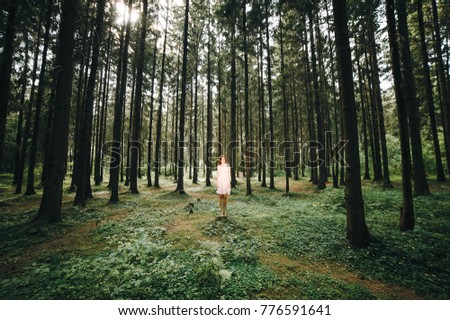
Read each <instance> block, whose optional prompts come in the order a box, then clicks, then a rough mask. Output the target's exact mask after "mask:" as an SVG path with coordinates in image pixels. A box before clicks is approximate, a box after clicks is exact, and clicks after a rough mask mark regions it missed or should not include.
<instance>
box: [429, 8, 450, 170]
mask: <svg viewBox="0 0 450 320" xmlns="http://www.w3.org/2000/svg"><path fill="white" fill-rule="evenodd" d="M431 4H432V12H433V29H434V37H435V39H434V40H435V41H434V51H435V54H436V64H437V66H436V68H437V72H438V82H439V85H440V86H439V87H440V92H441V98H442V111H443V112H442V119H443V121H442V122H443V125H444V135H445V152H446V155H447V169H448V172H449V174H450V92H449V88H448V87H447V77H446V75H445V70H446V69H445V67H444V61H443V58H442V47H441V46H442V40H441V34H440V32H439V16H438V11H437V4H436V0H432V1H431ZM447 70H448V69H447Z"/></svg>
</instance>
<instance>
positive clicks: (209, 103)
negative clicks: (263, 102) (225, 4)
mask: <svg viewBox="0 0 450 320" xmlns="http://www.w3.org/2000/svg"><path fill="white" fill-rule="evenodd" d="M209 6H210V4H209V2H208V56H207V59H208V65H207V69H208V70H207V86H208V90H207V102H206V105H207V106H206V118H207V124H206V136H207V138H206V162H205V165H206V186H207V187H210V186H211V174H212V163H211V158H212V139H213V110H212V108H213V107H212V92H211V90H212V88H211V87H212V80H211V13H210V8H209ZM196 143H197V141H196Z"/></svg>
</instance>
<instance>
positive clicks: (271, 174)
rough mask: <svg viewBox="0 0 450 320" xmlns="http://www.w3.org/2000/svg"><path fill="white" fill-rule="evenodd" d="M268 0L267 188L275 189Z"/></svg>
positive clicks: (267, 7) (266, 11)
mask: <svg viewBox="0 0 450 320" xmlns="http://www.w3.org/2000/svg"><path fill="white" fill-rule="evenodd" d="M269 4H270V1H269V0H265V14H266V46H267V90H268V94H269V131H270V142H269V143H270V145H269V151H270V154H269V189H275V154H274V153H275V148H276V146H275V140H274V138H275V137H274V134H275V133H274V128H273V99H272V97H273V96H272V58H271V56H270V41H269Z"/></svg>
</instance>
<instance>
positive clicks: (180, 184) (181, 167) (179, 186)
mask: <svg viewBox="0 0 450 320" xmlns="http://www.w3.org/2000/svg"><path fill="white" fill-rule="evenodd" d="M188 26H189V0H186V8H185V15H184V30H183V67H182V72H181V102H180V129H179V132H180V140H179V146H177V147H178V149H179V156H178V181H177V188H176V190H175V191H177V192H178V193H180V194H184V193H186V192H185V191H184V179H183V178H184V143H185V141H184V120H185V109H186V78H187V62H188V61H187V54H188Z"/></svg>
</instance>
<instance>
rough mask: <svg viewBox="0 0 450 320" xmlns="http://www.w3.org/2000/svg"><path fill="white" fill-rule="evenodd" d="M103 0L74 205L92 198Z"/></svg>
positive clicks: (98, 20)
mask: <svg viewBox="0 0 450 320" xmlns="http://www.w3.org/2000/svg"><path fill="white" fill-rule="evenodd" d="M105 3H106V1H105V0H98V2H97V18H96V26H95V32H93V37H94V39H93V50H92V62H91V70H90V74H89V80H88V84H87V88H86V97H85V100H84V108H83V110H84V114H83V122H82V124H81V137H80V140H79V141H80V153H79V157H78V161H79V163H78V180H77V182H78V184H77V193H76V195H75V201H74V205H81V206H83V207H84V206H85V205H86V202H85V201H86V199H89V198H92V189H91V182H90V170H89V168H90V146H91V143H92V116H93V111H94V91H95V83H96V79H97V69H98V59H99V55H100V44H101V42H102V37H103V17H104V13H105Z"/></svg>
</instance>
